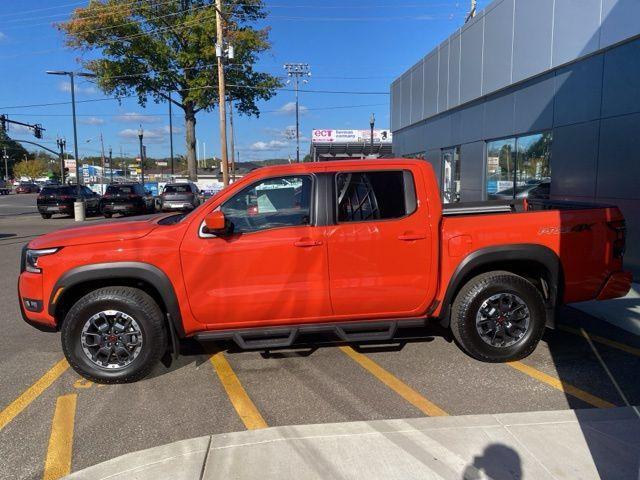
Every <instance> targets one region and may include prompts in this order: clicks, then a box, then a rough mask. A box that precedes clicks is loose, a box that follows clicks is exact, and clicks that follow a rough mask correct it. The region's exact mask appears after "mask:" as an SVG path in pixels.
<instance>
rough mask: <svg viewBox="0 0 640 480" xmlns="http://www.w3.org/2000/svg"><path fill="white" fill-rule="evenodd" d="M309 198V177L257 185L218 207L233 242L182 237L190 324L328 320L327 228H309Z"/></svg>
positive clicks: (207, 236) (218, 325)
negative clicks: (227, 224)
mask: <svg viewBox="0 0 640 480" xmlns="http://www.w3.org/2000/svg"><path fill="white" fill-rule="evenodd" d="M313 192H314V178H313V177H312V176H311V175H297V176H286V177H277V178H268V179H264V180H259V181H257V182H256V183H254V184H253V185H250V186H249V187H247V188H245V189H244V190H242V191H241V192H239V193H237V194H236V195H234V196H233V197H231V198H230V199H229V200H227V201H226V202H225V203H224V204H223V205H222V206H221V210H222V211H223V212H224V214H225V217H226V218H227V219H228V220H229V221H230V222H231V223H232V224H233V227H234V231H233V234H232V235H230V236H227V237H216V236H213V235H210V234H206V233H204V231H203V229H202V228H200V230H199V231H198V232H195V231H191V232H190V234H188V235H187V237H186V238H185V240H184V241H183V243H182V247H181V259H182V266H183V272H184V279H185V283H186V287H187V291H188V295H189V303H190V306H191V311H192V312H193V314H194V316H195V317H196V320H198V321H199V322H202V323H205V324H209V328H239V327H253V326H264V325H282V324H287V323H298V322H304V321H312V320H314V319H315V318H319V317H323V316H326V315H329V314H330V313H331V305H330V302H329V284H328V269H327V246H326V242H325V239H324V235H325V228H326V227H317V226H314V224H313V220H314V219H313V218H311V212H312V211H313V208H312V203H313V199H312V193H313Z"/></svg>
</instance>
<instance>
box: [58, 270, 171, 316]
mask: <svg viewBox="0 0 640 480" xmlns="http://www.w3.org/2000/svg"><path fill="white" fill-rule="evenodd" d="M103 287H133V288H138V289H140V290H142V291H143V292H145V293H146V294H147V295H149V296H151V298H153V300H154V301H155V302H156V303H157V304H158V306H159V307H160V310H162V312H163V313H165V314H166V313H167V306H166V304H165V302H164V300H163V298H162V295H160V292H159V291H158V290H157V289H156V287H154V286H153V284H151V283H149V282H147V281H145V280H140V279H137V278H127V277H122V278H108V279H98V280H87V281H85V282H81V283H77V284H75V285H72V286H70V287H68V288H65V289H64V290H63V291H62V294H61V297H60V299H59V300H58V302H57V303H56V307H55V313H54V318H55V319H56V324H57V326H58V329H60V327H61V326H62V322H64V318H65V317H66V316H67V312H68V311H69V310H70V309H71V307H72V306H73V305H74V304H75V303H76V302H77V301H78V300H79V299H80V298H82V297H83V296H85V295H86V294H87V293H89V292H92V291H94V290H97V289H99V288H103Z"/></svg>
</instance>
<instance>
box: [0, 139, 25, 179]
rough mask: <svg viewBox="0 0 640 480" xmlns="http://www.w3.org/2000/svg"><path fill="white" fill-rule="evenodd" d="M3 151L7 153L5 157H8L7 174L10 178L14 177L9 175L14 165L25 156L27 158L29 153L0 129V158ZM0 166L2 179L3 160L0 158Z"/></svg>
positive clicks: (3, 172) (3, 173)
mask: <svg viewBox="0 0 640 480" xmlns="http://www.w3.org/2000/svg"><path fill="white" fill-rule="evenodd" d="M5 149H6V152H7V157H9V158H8V159H7V167H8V168H9V172H10V173H9V176H12V175H13V176H15V173H11V172H13V167H14V165H15V164H16V162H17V161H18V159H21V158H24V157H25V156H29V152H27V150H26V148H24V147H23V146H22V145H20V144H19V143H18V142H16V141H14V140H12V139H11V138H9V136H8V135H7V134H6V132H4V131H2V130H1V129H0V157H1V156H2V155H4V152H5ZM0 165H1V168H2V175H0V178H4V175H5V171H4V159H3V158H0Z"/></svg>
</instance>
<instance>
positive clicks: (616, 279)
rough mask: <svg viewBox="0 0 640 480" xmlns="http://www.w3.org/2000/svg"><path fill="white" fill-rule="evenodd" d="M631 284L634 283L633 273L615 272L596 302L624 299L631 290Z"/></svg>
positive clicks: (606, 282)
mask: <svg viewBox="0 0 640 480" xmlns="http://www.w3.org/2000/svg"><path fill="white" fill-rule="evenodd" d="M631 282H633V275H632V274H631V272H624V271H619V272H613V273H612V274H611V275H609V278H607V280H606V281H605V282H604V284H603V285H602V288H601V289H600V292H599V293H598V296H597V297H596V300H609V299H611V298H620V297H624V296H625V295H626V294H627V293H629V290H631Z"/></svg>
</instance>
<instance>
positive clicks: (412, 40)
mask: <svg viewBox="0 0 640 480" xmlns="http://www.w3.org/2000/svg"><path fill="white" fill-rule="evenodd" d="M86 3H87V2H82V1H78V0H76V1H73V0H32V1H28V0H3V1H2V2H0V60H1V62H2V66H3V68H2V74H1V75H0V113H4V114H7V115H9V117H10V118H12V119H15V120H20V121H23V122H27V123H41V124H42V125H43V126H44V127H45V128H46V132H45V138H44V139H43V140H42V142H43V143H44V144H45V145H47V146H49V147H51V148H54V149H56V147H55V139H56V137H57V136H58V135H60V136H62V137H66V139H67V146H68V149H70V147H71V144H72V138H73V137H72V135H73V134H72V123H71V116H70V113H71V112H70V109H71V107H70V106H69V105H57V106H47V107H42V106H38V107H30V108H27V107H21V108H8V107H12V106H27V105H34V104H43V103H55V102H66V101H69V98H70V93H69V85H68V83H67V80H66V79H65V78H64V77H57V76H50V75H46V74H45V73H44V72H45V70H50V69H56V70H63V69H64V70H72V69H78V68H79V67H78V63H77V58H78V57H79V54H78V52H75V51H73V50H69V49H67V48H65V47H64V45H63V36H62V34H60V33H59V32H58V31H57V30H56V29H55V28H54V27H53V22H55V21H60V20H63V19H65V18H67V17H68V16H69V14H70V12H71V11H72V9H73V8H75V7H77V6H82V5H83V4H86ZM478 3H479V8H480V9H481V8H483V7H485V6H486V4H488V3H489V1H488V0H480V1H479V2H478ZM265 4H266V7H267V11H268V12H269V16H268V17H267V19H266V20H265V21H263V22H261V24H260V26H264V25H268V26H270V27H271V36H270V39H271V42H272V44H273V48H272V50H271V51H270V52H268V53H266V54H265V55H263V56H262V58H261V59H260V62H259V64H258V66H259V68H260V69H261V70H262V71H266V72H269V73H272V74H274V75H283V67H282V65H283V64H284V63H286V62H304V63H309V64H310V66H311V71H312V77H311V78H310V81H309V84H308V85H307V86H305V87H304V88H309V89H315V90H339V91H348V92H354V91H358V92H385V93H386V92H388V91H389V85H390V84H391V82H392V81H393V79H394V78H395V77H397V76H398V75H399V74H401V73H402V72H403V71H405V70H406V69H407V68H408V67H409V66H411V65H412V64H414V63H415V62H416V61H417V60H418V59H419V58H420V57H421V56H423V55H425V54H426V53H427V52H428V51H429V50H431V49H432V48H433V47H434V46H435V45H437V44H438V43H439V42H440V41H442V40H443V39H444V38H446V37H447V36H448V35H449V34H450V33H451V32H452V31H453V30H454V29H455V28H458V27H459V26H460V25H461V24H462V23H463V20H464V16H465V14H466V11H467V9H468V7H469V2H468V1H466V0H459V1H456V0H400V1H398V0H371V1H367V0H324V1H322V2H320V1H314V0H298V1H295V0H267V1H265ZM76 92H77V99H78V100H99V99H104V98H105V96H104V95H103V94H101V92H99V91H97V90H96V89H95V88H94V87H93V86H92V85H91V84H90V83H87V81H86V80H82V79H78V83H77V84H76ZM293 101H294V96H293V92H288V91H283V92H279V93H278V95H276V96H275V97H274V98H272V99H271V100H270V101H268V102H263V103H261V104H260V108H261V110H262V112H263V113H262V114H261V116H260V118H255V117H251V118H249V117H242V116H237V115H236V117H235V126H236V145H237V148H238V150H239V151H240V159H241V161H242V160H255V159H264V158H275V157H284V158H286V157H287V156H288V155H291V156H292V157H293V156H294V155H295V144H294V142H291V141H288V140H287V139H286V138H285V136H284V131H285V130H286V129H287V128H288V127H290V126H292V125H294V124H295V116H294V110H293V108H291V107H292V106H293V103H292V102H293ZM300 103H301V105H302V108H301V111H302V116H301V135H302V136H303V138H304V141H303V142H302V144H301V152H302V155H304V154H305V153H307V152H308V150H309V143H308V140H307V139H308V137H309V136H310V133H311V130H312V129H313V128H347V129H348V128H362V129H364V128H368V125H369V116H370V115H371V113H372V112H373V113H375V116H376V119H377V121H376V127H377V128H388V127H389V96H388V95H356V94H323V93H301V100H300ZM334 107H338V108H334ZM77 113H78V115H79V117H78V118H79V124H78V138H79V142H78V143H79V149H80V155H81V156H87V155H97V154H99V151H100V145H99V140H98V136H99V135H100V133H102V134H103V136H104V142H105V146H111V147H112V148H113V151H114V156H117V154H118V152H119V151H120V148H122V149H123V151H124V152H125V154H129V155H133V154H135V153H136V152H137V141H138V140H137V129H138V126H139V124H140V123H142V124H143V127H144V129H145V131H146V132H147V134H146V135H145V138H146V142H145V143H147V145H148V147H147V152H148V155H149V156H152V157H159V156H168V154H169V137H168V132H167V131H168V115H167V105H166V104H154V103H153V102H150V103H148V104H147V106H146V108H144V109H143V108H142V107H140V106H139V105H138V104H137V103H136V102H135V101H134V100H130V99H125V100H123V101H122V103H121V104H118V102H117V101H114V100H105V101H95V102H94V101H92V102H86V103H79V104H78V109H77ZM180 113H181V111H180V110H178V109H174V130H175V132H174V149H175V152H176V153H182V152H184V136H183V130H184V129H183V119H182V117H181V116H180ZM139 114H144V115H150V114H152V115H157V116H154V117H142V118H141V117H139ZM10 135H11V136H12V137H14V138H24V139H28V140H34V138H33V137H32V136H31V135H30V134H29V133H28V132H23V131H20V129H16V128H14V127H12V128H11V130H10ZM197 137H198V140H199V144H200V145H202V144H204V145H205V146H206V155H207V156H208V157H210V156H211V155H219V142H218V137H219V131H218V112H217V110H214V111H212V112H209V113H200V114H199V116H198V123H197ZM202 151H203V149H202V146H201V147H200V152H201V153H202Z"/></svg>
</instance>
